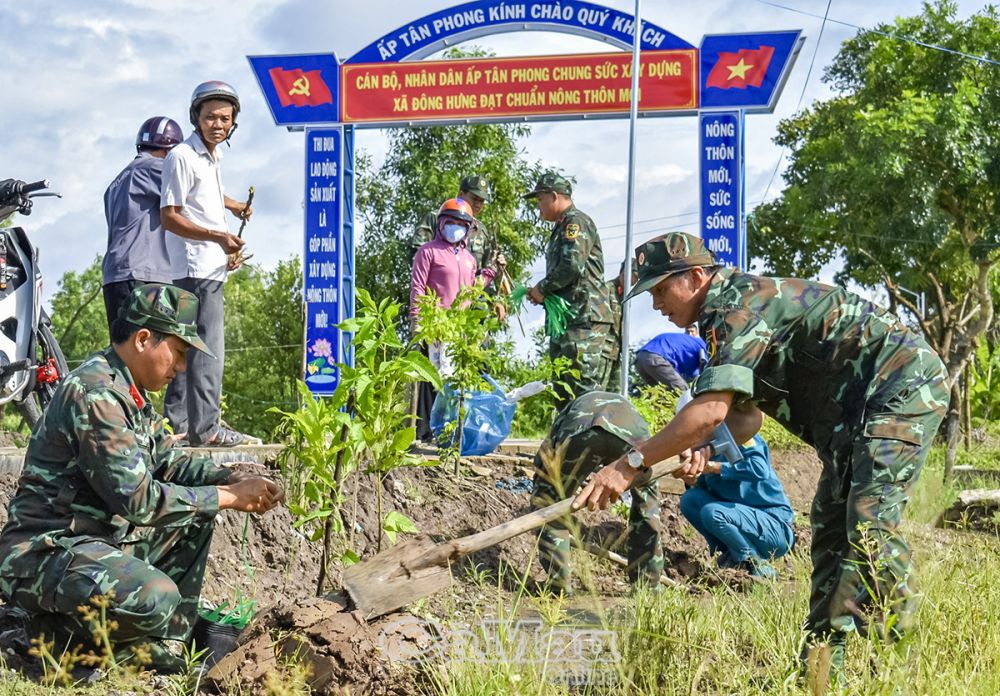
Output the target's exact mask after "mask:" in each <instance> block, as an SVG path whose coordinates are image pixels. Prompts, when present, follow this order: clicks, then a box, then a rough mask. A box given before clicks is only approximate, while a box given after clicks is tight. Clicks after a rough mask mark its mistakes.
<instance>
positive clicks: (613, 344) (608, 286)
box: [604, 277, 622, 362]
mask: <svg viewBox="0 0 1000 696" xmlns="http://www.w3.org/2000/svg"><path fill="white" fill-rule="evenodd" d="M604 291H605V292H607V294H608V307H609V308H610V309H611V330H610V331H609V332H608V350H607V354H608V356H609V357H610V359H611V361H612V362H615V361H617V360H618V356H619V354H620V353H621V347H622V292H621V291H622V286H621V285H620V284H619V283H618V278H617V277H615V278H612V279H611V280H609V281H608V282H607V283H605V284H604Z"/></svg>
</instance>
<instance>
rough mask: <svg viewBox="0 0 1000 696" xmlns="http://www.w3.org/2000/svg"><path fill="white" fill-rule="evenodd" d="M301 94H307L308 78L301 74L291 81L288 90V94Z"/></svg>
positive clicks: (306, 95)
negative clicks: (290, 86)
mask: <svg viewBox="0 0 1000 696" xmlns="http://www.w3.org/2000/svg"><path fill="white" fill-rule="evenodd" d="M295 95H302V96H303V97H308V96H309V78H308V77H306V76H305V75H303V76H302V77H300V78H299V79H297V80H296V81H295V82H293V83H292V88H291V89H290V90H288V96H295Z"/></svg>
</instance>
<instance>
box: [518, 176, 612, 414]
mask: <svg viewBox="0 0 1000 696" xmlns="http://www.w3.org/2000/svg"><path fill="white" fill-rule="evenodd" d="M572 194H573V187H572V185H571V184H570V182H569V181H568V180H567V179H566V178H565V177H562V176H560V175H559V174H556V173H554V172H549V173H547V174H544V175H542V177H541V178H540V179H539V180H538V183H537V184H536V185H535V189H534V190H533V191H531V192H530V193H527V194H525V196H524V197H525V198H537V199H538V208H539V210H540V212H541V215H542V219H543V220H546V221H548V222H554V223H556V224H555V226H554V227H553V228H552V234H551V235H550V236H549V242H548V246H547V247H546V250H545V278H543V279H542V280H541V282H539V283H538V284H537V285H535V286H534V287H533V288H531V289H530V290H529V291H528V299H530V300H531V301H532V302H534V303H535V304H542V302H543V301H544V299H545V297H546V296H547V295H554V296H556V297H561V298H562V299H563V300H565V302H566V304H567V305H568V306H569V308H570V309H571V311H572V312H573V316H572V317H571V318H570V319H569V321H568V322H567V329H566V332H565V333H564V334H563V335H562V336H550V337H549V357H551V358H552V359H553V360H555V359H556V358H568V359H569V361H570V365H571V367H572V368H573V369H575V370H578V371H579V373H580V376H579V377H569V376H567V377H564V378H563V382H565V383H566V384H565V386H564V385H563V384H556V385H555V387H554V388H555V391H556V407H557V408H558V409H560V410H561V409H562V408H564V407H565V406H566V404H568V403H569V402H570V401H571V400H572V399H573V398H574V397H577V396H581V395H583V394H585V393H587V392H589V391H594V390H597V389H604V388H605V387H606V385H607V384H608V378H609V374H610V372H611V363H610V362H609V360H608V355H607V352H606V351H607V343H608V340H609V339H608V334H609V333H610V332H611V322H612V317H611V306H610V305H609V304H608V295H607V291H606V290H605V287H604V252H603V251H602V250H601V238H600V236H599V235H598V234H597V226H596V225H595V224H594V221H593V220H591V219H590V216H588V215H587V214H586V213H583V212H581V211H580V210H578V209H577V208H576V206H575V205H573V198H572Z"/></svg>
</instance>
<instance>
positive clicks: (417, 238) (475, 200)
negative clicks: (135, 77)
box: [409, 174, 504, 288]
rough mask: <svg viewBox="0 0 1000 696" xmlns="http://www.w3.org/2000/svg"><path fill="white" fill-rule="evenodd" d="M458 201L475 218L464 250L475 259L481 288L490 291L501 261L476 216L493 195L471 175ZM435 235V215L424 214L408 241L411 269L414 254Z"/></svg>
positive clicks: (486, 184) (482, 181) (487, 185)
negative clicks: (460, 201)
mask: <svg viewBox="0 0 1000 696" xmlns="http://www.w3.org/2000/svg"><path fill="white" fill-rule="evenodd" d="M458 198H461V199H463V200H464V201H466V202H467V203H468V204H469V205H471V206H472V214H473V215H475V216H476V219H475V221H473V223H472V227H470V228H469V234H468V235H467V236H466V238H465V248H466V249H468V251H469V253H470V254H472V256H473V258H475V259H476V269H477V270H476V275H477V276H478V277H479V278H481V279H482V281H483V286H484V287H486V288H492V287H493V279H494V278H496V276H497V274H499V273H500V269H501V267H502V266H503V263H504V258H503V255H502V254H500V253H499V250H498V249H497V247H496V240H495V239H494V237H493V235H491V234H490V233H489V231H488V230H487V229H486V226H485V225H483V223H482V222H480V221H479V213H480V212H482V209H483V207H484V206H485V205H486V204H487V203H489V202H491V201H492V200H493V191H492V188H491V187H490V182H489V181H487V180H486V178H485V177H483V176H480V175H478V174H472V175H470V176H467V177H465V178H463V179H462V182H461V184H460V185H459V191H458ZM437 233H438V214H437V213H436V212H431V213H427V214H426V215H425V216H424V218H423V219H422V220H421V221H420V224H418V225H417V228H416V229H415V230H414V231H413V235H412V236H411V237H410V248H409V251H410V265H411V266H412V265H413V257H414V256H416V254H417V250H418V249H420V247H422V246H423V245H424V244H426V243H427V242H429V241H431V240H433V239H434V238H435V237H436V236H437Z"/></svg>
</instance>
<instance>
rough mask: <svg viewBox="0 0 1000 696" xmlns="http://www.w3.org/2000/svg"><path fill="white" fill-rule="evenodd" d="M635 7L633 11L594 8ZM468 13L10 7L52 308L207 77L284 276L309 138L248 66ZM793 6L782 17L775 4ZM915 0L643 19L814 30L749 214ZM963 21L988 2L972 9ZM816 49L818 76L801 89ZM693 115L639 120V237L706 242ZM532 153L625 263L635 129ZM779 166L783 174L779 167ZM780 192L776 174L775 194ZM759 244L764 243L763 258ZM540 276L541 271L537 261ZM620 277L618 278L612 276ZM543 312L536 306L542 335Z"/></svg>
mask: <svg viewBox="0 0 1000 696" xmlns="http://www.w3.org/2000/svg"><path fill="white" fill-rule="evenodd" d="M596 1H598V2H599V4H605V5H608V6H611V7H614V8H616V9H619V10H622V11H625V12H629V13H631V11H632V9H633V7H634V0H624V1H623V0H603V2H601V0H596ZM455 4H458V3H456V2H449V1H447V0H326V1H324V0H286V1H284V2H280V1H277V0H240V1H239V2H236V1H235V0H216V1H215V2H204V1H203V0H197V1H193V0H171V1H170V2H165V3H147V2H139V1H135V2H128V1H125V0H88V1H87V2H76V1H73V0H32V1H31V2H13V1H11V0H2V1H0V46H3V47H4V62H5V65H4V68H3V70H2V71H0V95H2V96H0V178H7V177H15V178H19V179H24V180H26V181H33V180H37V179H42V178H48V179H50V180H51V181H52V182H53V187H54V188H55V189H56V190H58V191H59V192H61V193H62V194H63V198H62V199H61V200H56V199H41V200H39V201H38V202H37V204H36V206H35V212H34V213H33V214H32V215H31V217H30V218H21V219H20V220H19V222H18V224H21V225H22V226H24V227H25V228H26V229H27V230H28V232H29V234H30V235H31V237H32V239H33V240H34V241H35V242H36V244H37V245H38V246H39V247H40V249H41V261H40V263H41V267H42V271H43V273H44V274H45V277H46V279H47V285H46V297H50V296H51V293H52V292H53V291H54V290H55V288H56V281H57V280H58V278H59V277H60V276H61V275H62V274H63V273H64V272H66V271H70V270H75V271H79V270H82V269H83V268H85V267H86V266H87V265H88V264H89V263H90V262H92V261H93V259H94V258H95V257H96V256H97V255H99V254H101V253H103V251H104V248H105V244H106V238H107V229H106V227H105V223H104V214H103V200H102V197H103V193H104V190H105V188H106V187H107V185H108V183H109V182H110V181H111V180H112V179H113V178H114V177H115V175H116V174H117V173H118V172H119V171H120V170H121V169H122V167H124V166H125V165H126V164H127V163H128V161H129V160H130V159H131V157H132V155H133V152H134V146H133V144H134V138H135V132H136V130H137V128H138V126H139V124H140V123H142V121H143V120H145V119H146V118H148V117H150V116H153V115H161V114H162V115H167V116H170V117H172V118H174V119H175V120H176V121H178V122H179V123H181V125H182V127H183V128H184V130H185V133H187V132H188V130H189V128H190V126H189V124H188V123H187V118H186V114H187V108H188V99H189V97H190V94H191V90H192V88H193V87H194V86H195V85H196V84H198V83H199V82H202V81H204V80H209V79H221V80H225V81H226V82H229V83H230V84H232V85H233V86H234V87H236V89H237V90H238V91H239V93H240V94H241V96H242V100H243V112H242V113H241V114H240V127H239V131H238V133H236V135H235V136H234V139H233V147H232V149H231V150H229V151H228V152H227V153H226V160H225V164H224V181H225V183H226V187H227V190H228V192H229V193H230V194H231V195H233V197H236V198H242V197H243V196H244V195H245V194H244V193H243V192H245V191H246V189H247V187H248V186H249V185H251V184H253V185H254V186H255V188H256V192H257V193H256V198H255V204H254V210H255V215H254V219H253V221H252V223H251V225H249V226H248V228H247V232H246V237H247V239H248V244H249V246H250V248H251V250H252V251H253V252H254V253H255V255H256V257H255V259H254V261H255V262H258V263H260V264H262V265H264V266H269V265H273V264H274V263H276V262H277V261H278V260H280V259H284V258H288V257H290V256H292V255H295V254H299V255H300V254H301V248H302V201H303V179H304V167H303V158H304V153H303V135H302V133H290V132H288V131H286V130H285V129H284V128H278V127H276V126H274V125H273V122H272V121H271V117H270V114H269V112H268V109H267V105H266V103H265V101H264V98H263V96H262V95H261V94H260V92H259V89H258V87H257V84H256V81H255V79H254V77H253V75H252V73H251V71H250V68H249V65H248V63H247V61H246V56H247V55H261V54H282V53H311V52H328V51H333V52H335V53H337V55H338V56H340V57H341V58H344V57H348V56H350V55H352V54H353V53H355V52H356V51H357V50H359V49H361V48H363V47H364V46H366V45H368V44H369V43H371V42H372V41H374V40H376V39H377V38H378V37H380V36H382V35H383V34H385V33H387V32H388V31H390V30H391V29H394V28H396V27H398V26H405V25H406V24H408V23H410V22H412V21H413V20H415V19H418V18H420V17H423V16H424V15H426V14H429V13H431V12H434V11H437V10H440V9H443V8H445V7H448V6H451V5H455ZM776 4H778V5H783V6H784V7H777V6H775V5H776ZM921 4H922V3H921V2H920V1H919V0H879V1H878V2H872V1H871V0H832V3H831V7H830V13H829V17H830V19H831V20H833V21H829V22H827V24H826V25H825V28H824V30H823V34H822V39H821V40H819V39H820V26H821V23H822V22H821V17H822V15H823V13H824V11H825V10H826V7H827V1H826V0H781V1H780V2H775V3H771V2H765V1H764V0H702V1H701V2H698V3H691V2H679V1H678V0H645V2H643V3H642V6H643V8H642V9H643V16H644V18H645V19H647V20H649V21H651V22H654V23H656V24H658V25H660V26H661V27H664V28H666V29H667V30H669V31H671V32H673V33H674V34H676V35H678V36H680V37H682V38H684V39H686V40H687V41H689V42H690V43H692V44H695V45H697V44H698V43H699V42H700V39H701V36H702V35H704V34H706V33H726V32H752V31H769V30H779V29H802V30H803V32H804V35H805V37H806V41H805V44H804V46H803V49H802V53H801V54H800V56H799V59H798V61H797V62H796V64H795V67H794V70H793V72H792V74H791V76H790V78H789V80H788V83H787V84H786V86H785V90H784V93H783V95H782V97H781V99H780V101H779V102H778V106H777V109H776V111H775V113H774V114H773V115H753V116H750V117H748V118H747V147H746V150H747V182H746V191H747V201H748V209H749V208H750V207H752V206H753V205H754V204H755V203H756V202H759V201H760V200H761V198H762V196H763V195H764V192H765V190H767V189H768V184H769V182H770V181H771V180H772V177H773V175H774V172H775V169H776V167H778V166H779V160H780V158H781V152H780V149H779V148H777V147H776V146H775V145H774V144H773V143H772V138H773V136H774V134H775V129H776V126H777V124H778V122H779V120H780V119H781V118H784V117H787V116H790V115H791V114H793V113H794V112H795V111H796V110H797V109H798V108H799V107H802V106H808V105H809V104H810V103H812V102H813V101H815V100H818V99H824V98H827V97H829V96H830V95H831V93H830V91H829V89H828V88H827V86H826V85H825V84H824V83H823V82H822V81H821V76H822V73H823V68H824V66H826V65H828V64H829V63H830V61H831V60H832V59H833V57H834V56H835V55H836V52H837V50H838V47H839V45H840V44H841V42H842V41H844V40H845V39H847V38H849V37H851V36H853V35H854V34H855V33H856V30H855V29H854V28H852V27H850V26H845V25H844V24H842V23H840V22H844V23H849V24H852V25H858V26H863V27H870V26H874V25H876V24H878V23H881V22H888V21H891V20H892V18H894V17H895V16H898V15H910V14H917V13H919V12H920V10H921ZM958 4H959V11H960V14H961V15H962V16H965V15H968V14H971V13H973V12H975V11H977V10H978V9H980V8H981V7H982V5H983V3H981V2H973V1H971V0H960V2H959V3H958ZM474 43H475V44H477V45H479V46H483V47H485V48H487V49H490V50H492V51H494V52H495V53H496V54H497V55H499V56H515V55H544V54H556V53H584V52H600V51H607V50H609V49H608V46H607V44H604V43H599V42H596V41H593V40H590V39H586V38H582V37H578V36H571V35H566V34H558V33H549V32H544V33H539V32H521V33H509V34H501V35H496V36H489V37H480V38H478V39H475V40H474ZM814 54H815V67H814V68H813V70H812V74H811V75H810V76H809V79H808V81H807V80H806V76H807V72H808V69H809V65H810V63H811V62H812V61H813V57H814ZM696 125H697V119H695V118H690V117H689V118H655V119H641V120H640V122H639V128H638V145H639V146H638V150H637V153H638V155H637V160H636V167H637V174H638V179H637V181H638V182H639V184H638V186H637V190H636V207H635V220H636V221H637V224H636V226H635V240H636V243H639V242H641V241H643V240H645V239H648V238H649V237H652V236H655V235H657V234H661V233H663V232H666V231H671V230H684V231H690V232H697V219H696V211H697V206H698V183H697V182H698V171H697V166H698V165H697V161H698V160H697V152H696V149H697V128H696ZM357 145H358V147H359V148H363V149H365V150H367V151H368V152H370V153H371V154H372V155H373V156H374V157H375V158H376V161H378V160H380V159H381V158H382V157H384V155H385V150H386V139H385V136H384V134H383V132H381V131H379V130H364V131H361V132H360V133H359V135H358V137H357ZM522 147H523V149H524V152H525V155H526V156H527V157H528V158H530V159H533V160H534V159H538V160H541V161H542V162H544V163H546V164H550V165H552V166H558V167H561V168H563V169H565V170H566V171H567V172H571V173H572V174H574V175H575V176H576V179H577V187H576V191H575V193H574V198H575V200H576V203H577V205H578V206H579V207H580V208H581V209H582V210H585V211H586V212H588V213H589V214H590V215H591V216H592V217H593V218H594V220H595V221H596V223H597V225H598V228H599V230H600V231H601V235H602V240H603V245H604V254H605V264H606V267H607V268H608V269H612V268H617V267H618V265H619V264H620V262H621V261H622V259H623V258H624V254H625V248H624V236H625V224H624V223H625V214H626V212H625V209H626V181H627V163H628V121H627V120H625V119H623V120H602V121H590V122H583V121H580V122H546V123H542V124H536V125H534V126H533V127H532V133H531V135H530V136H529V137H528V138H526V139H525V140H524V141H523V142H522ZM779 172H780V169H779ZM780 188H781V179H780V174H779V176H778V177H777V178H776V179H775V180H774V183H773V184H772V185H771V187H770V189H769V194H768V198H772V197H774V196H775V195H776V194H777V193H778V192H779V191H780ZM752 252H753V250H752V249H751V254H752ZM533 270H534V278H535V279H536V280H538V279H540V278H541V277H542V275H543V274H544V261H541V262H539V263H537V264H536V266H535V268H534V269H533ZM608 275H609V276H610V275H611V273H610V272H609V273H608ZM634 304H635V308H634V309H633V312H632V318H631V322H630V327H631V329H630V331H631V336H632V339H633V344H634V343H636V342H638V341H641V340H643V339H645V338H649V337H651V336H653V335H655V334H656V333H659V332H661V331H664V330H672V329H674V327H673V326H672V325H668V324H667V323H666V322H665V320H663V319H661V318H659V316H658V315H656V314H654V313H653V312H652V310H651V309H650V307H649V304H648V300H647V299H646V298H640V299H639V300H637V301H636V302H635V303H634ZM540 322H541V316H540V314H539V313H538V311H537V310H533V311H532V313H531V314H529V316H528V322H527V323H528V324H529V325H537V324H539V323H540Z"/></svg>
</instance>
